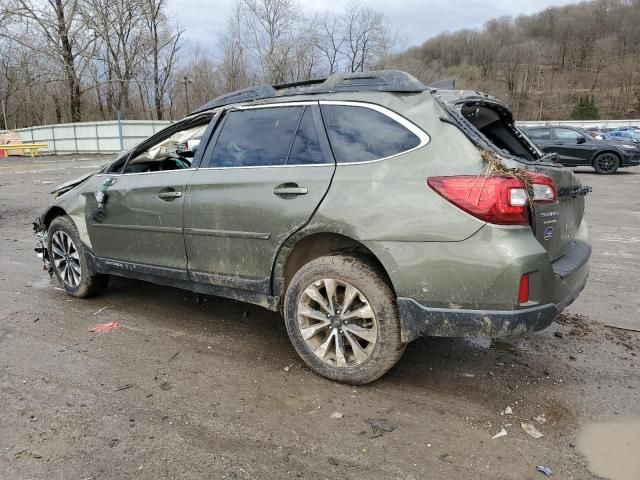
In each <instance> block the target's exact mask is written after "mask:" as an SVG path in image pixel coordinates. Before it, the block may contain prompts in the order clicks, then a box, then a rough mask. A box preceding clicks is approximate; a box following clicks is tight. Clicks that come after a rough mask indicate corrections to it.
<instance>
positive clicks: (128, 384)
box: [114, 383, 133, 392]
mask: <svg viewBox="0 0 640 480" xmlns="http://www.w3.org/2000/svg"><path fill="white" fill-rule="evenodd" d="M131 387H133V383H127V384H126V385H123V386H122V387H118V388H116V389H115V390H114V392H120V391H122V390H127V389H128V388H131Z"/></svg>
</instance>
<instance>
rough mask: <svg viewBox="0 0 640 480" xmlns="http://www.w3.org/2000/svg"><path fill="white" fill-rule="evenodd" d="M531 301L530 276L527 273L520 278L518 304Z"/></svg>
mask: <svg viewBox="0 0 640 480" xmlns="http://www.w3.org/2000/svg"><path fill="white" fill-rule="evenodd" d="M528 301H529V274H528V273H525V274H524V275H522V277H521V278H520V288H518V303H527V302H528Z"/></svg>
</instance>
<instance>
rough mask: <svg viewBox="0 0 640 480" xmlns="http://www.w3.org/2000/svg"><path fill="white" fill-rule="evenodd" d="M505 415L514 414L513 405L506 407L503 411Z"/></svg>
mask: <svg viewBox="0 0 640 480" xmlns="http://www.w3.org/2000/svg"><path fill="white" fill-rule="evenodd" d="M502 413H503V414H505V415H513V409H512V408H511V407H507V408H505V409H504V412H502Z"/></svg>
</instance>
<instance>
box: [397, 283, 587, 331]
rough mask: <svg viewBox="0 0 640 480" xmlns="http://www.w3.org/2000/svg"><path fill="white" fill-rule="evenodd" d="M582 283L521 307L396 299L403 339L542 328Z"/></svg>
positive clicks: (579, 290)
mask: <svg viewBox="0 0 640 480" xmlns="http://www.w3.org/2000/svg"><path fill="white" fill-rule="evenodd" d="M585 285H586V278H585V280H584V281H583V282H582V284H581V285H580V286H579V287H578V288H577V289H576V290H575V291H573V292H572V293H571V294H570V295H569V296H568V297H566V298H564V299H562V301H561V302H560V303H557V304H554V303H550V304H546V305H539V306H536V307H531V308H526V309H522V310H506V311H505V310H457V309H450V308H430V307H426V306H424V305H421V304H420V303H418V302H416V301H415V300H413V299H412V298H402V297H399V298H398V299H397V304H398V310H399V311H400V322H401V325H402V327H401V328H402V330H401V336H402V341H403V342H410V341H412V340H415V339H416V338H418V337H423V336H432V337H490V338H498V337H506V336H509V335H521V334H523V333H526V332H533V331H538V330H543V329H545V328H547V327H548V326H549V325H551V322H553V320H554V319H555V318H556V316H558V314H559V313H560V312H562V310H564V309H565V308H566V307H567V306H569V305H570V304H571V303H573V301H574V300H575V299H576V298H577V297H578V295H579V294H580V292H581V291H582V289H583V288H584V286H585Z"/></svg>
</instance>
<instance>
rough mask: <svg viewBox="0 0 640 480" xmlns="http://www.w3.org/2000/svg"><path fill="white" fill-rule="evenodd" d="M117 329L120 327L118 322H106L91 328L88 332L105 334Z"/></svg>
mask: <svg viewBox="0 0 640 480" xmlns="http://www.w3.org/2000/svg"><path fill="white" fill-rule="evenodd" d="M118 327H120V324H119V323H118V322H108V323H103V324H101V325H96V326H95V327H93V328H91V329H90V330H89V331H90V332H93V333H106V332H110V331H111V330H114V329H116V328H118Z"/></svg>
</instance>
